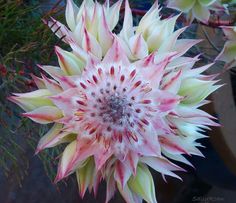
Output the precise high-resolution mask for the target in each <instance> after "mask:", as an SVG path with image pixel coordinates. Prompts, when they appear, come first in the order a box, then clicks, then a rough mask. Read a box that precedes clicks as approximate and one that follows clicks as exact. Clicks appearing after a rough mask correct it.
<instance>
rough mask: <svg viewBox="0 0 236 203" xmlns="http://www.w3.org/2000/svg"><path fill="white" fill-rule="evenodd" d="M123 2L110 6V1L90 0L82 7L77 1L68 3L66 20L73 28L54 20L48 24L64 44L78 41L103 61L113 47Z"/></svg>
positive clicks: (77, 42) (84, 2) (83, 47)
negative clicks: (101, 2)
mask: <svg viewBox="0 0 236 203" xmlns="http://www.w3.org/2000/svg"><path fill="white" fill-rule="evenodd" d="M121 3H122V1H121V0H119V1H117V2H116V3H114V4H113V5H112V6H110V4H109V1H106V3H105V4H104V5H101V4H100V3H98V2H97V1H96V2H95V3H94V1H93V0H86V1H83V3H82V5H81V6H80V7H79V8H78V7H77V5H76V4H75V3H74V2H73V0H68V1H67V4H66V12H65V17H66V22H67V25H68V27H69V28H67V27H66V26H65V25H63V24H61V23H60V22H58V21H56V20H55V19H53V18H51V20H50V21H46V20H44V22H45V23H46V24H48V26H49V27H50V28H51V29H52V31H53V32H55V34H56V35H57V36H58V37H59V38H62V39H63V41H64V42H66V43H68V44H71V43H72V42H74V43H76V44H77V45H78V46H79V47H80V48H82V49H83V50H84V51H89V52H91V53H92V54H93V55H95V56H96V57H98V58H102V56H104V55H105V53H106V52H107V50H108V48H110V47H111V45H112V40H113V36H112V30H113V29H114V28H115V26H116V25H117V23H118V20H119V12H120V7H121ZM72 48H73V45H72Z"/></svg>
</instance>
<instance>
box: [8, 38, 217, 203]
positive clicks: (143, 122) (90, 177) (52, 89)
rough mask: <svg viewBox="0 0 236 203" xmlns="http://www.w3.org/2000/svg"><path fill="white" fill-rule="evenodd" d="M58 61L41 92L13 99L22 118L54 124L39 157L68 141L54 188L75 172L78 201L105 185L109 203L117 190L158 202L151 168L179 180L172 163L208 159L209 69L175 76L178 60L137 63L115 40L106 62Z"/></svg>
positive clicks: (69, 57) (188, 69)
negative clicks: (205, 155)
mask: <svg viewBox="0 0 236 203" xmlns="http://www.w3.org/2000/svg"><path fill="white" fill-rule="evenodd" d="M56 53H57V56H58V60H59V64H60V68H59V67H53V66H40V68H42V69H43V70H44V71H45V72H47V73H48V74H49V75H50V76H51V78H49V77H47V76H45V75H42V78H38V77H36V76H34V79H35V82H36V84H37V85H38V87H39V88H40V89H39V90H36V91H33V92H30V93H23V94H14V96H12V97H10V100H12V101H13V102H15V103H16V104H18V105H19V106H20V107H22V108H23V109H24V110H25V111H26V113H24V114H23V115H24V116H26V117H28V118H30V119H32V120H33V121H35V122H38V123H41V124H47V123H54V125H53V127H52V129H51V130H50V131H49V132H48V133H47V134H46V135H44V136H43V137H42V138H41V140H40V142H39V144H38V147H37V150H36V152H37V153H38V152H40V151H41V150H43V149H45V148H50V147H54V146H56V145H58V144H60V143H63V142H68V140H70V143H69V144H68V145H67V147H66V148H65V150H64V152H63V154H62V157H61V160H60V163H59V168H58V174H57V177H56V180H55V181H56V182H57V181H59V180H61V179H62V178H65V177H67V176H68V175H70V174H71V173H74V172H76V174H77V179H78V183H79V188H80V193H81V196H83V195H84V193H85V191H86V189H87V188H90V189H91V188H93V189H94V192H95V193H96V190H97V185H98V183H99V182H100V181H101V179H105V180H106V181H107V184H108V186H107V200H106V201H107V202H108V201H109V200H110V199H111V198H112V196H113V194H114V192H115V189H116V188H118V190H119V191H120V192H121V194H122V195H123V197H124V198H125V200H126V201H127V202H141V199H145V200H146V201H148V202H156V198H155V190H154V183H153V180H152V177H151V174H150V172H149V171H148V167H147V166H150V167H152V168H153V169H155V170H156V171H159V172H160V173H161V174H162V175H163V176H165V175H169V176H173V177H176V178H180V177H178V176H177V175H176V174H175V173H174V172H173V171H177V170H183V169H182V168H180V167H179V166H177V165H175V164H173V163H172V162H171V159H173V160H177V161H180V162H183V163H186V164H189V165H191V164H190V163H189V162H188V161H187V159H186V158H184V156H183V155H184V154H187V155H191V154H194V155H199V156H203V155H202V153H201V152H200V151H199V149H198V148H197V147H199V146H201V145H200V144H199V143H198V142H196V140H197V139H199V138H203V137H205V135H204V134H203V132H204V130H203V129H205V128H208V127H207V126H211V125H217V124H216V123H215V122H214V121H213V120H212V119H214V117H212V116H210V115H209V114H207V113H205V112H204V111H202V110H200V109H198V107H200V106H201V105H203V104H205V103H206V100H205V98H206V97H207V96H208V95H209V94H210V93H211V92H213V91H215V90H216V89H217V88H218V87H219V85H215V83H216V81H212V77H209V76H204V75H202V72H203V71H205V70H206V69H208V68H209V67H210V65H207V66H203V67H200V68H194V69H193V68H192V66H193V64H194V61H195V60H194V59H193V62H192V64H187V65H184V66H182V67H181V68H176V67H175V66H172V68H171V67H170V66H168V65H169V64H171V61H172V60H174V58H175V57H176V53H168V54H166V55H165V56H164V57H163V59H162V60H161V61H160V62H158V63H155V61H154V54H150V55H149V56H147V57H146V58H144V59H142V60H138V61H136V62H133V63H132V62H130V61H129V59H128V57H127V56H126V55H125V54H124V51H123V49H122V47H121V45H120V44H119V41H118V39H117V38H115V39H114V42H113V45H112V47H111V48H110V49H109V51H108V52H107V54H106V55H105V57H104V58H103V59H102V60H99V59H96V58H94V57H91V56H88V58H89V60H88V61H87V64H86V65H85V64H83V65H84V67H82V66H81V64H82V63H80V62H78V58H77V57H76V56H75V55H73V54H72V53H70V52H66V51H64V50H62V49H60V48H58V47H56ZM71 140H72V141H71ZM163 155H165V156H163ZM166 157H167V158H168V159H167V158H166Z"/></svg>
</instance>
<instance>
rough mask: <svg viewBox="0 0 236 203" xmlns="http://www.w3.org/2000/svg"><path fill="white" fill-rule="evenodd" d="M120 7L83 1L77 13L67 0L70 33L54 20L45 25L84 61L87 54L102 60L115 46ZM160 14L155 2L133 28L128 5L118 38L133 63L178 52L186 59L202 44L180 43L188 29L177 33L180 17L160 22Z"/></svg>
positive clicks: (186, 40)
mask: <svg viewBox="0 0 236 203" xmlns="http://www.w3.org/2000/svg"><path fill="white" fill-rule="evenodd" d="M121 3H122V1H118V2H117V3H115V4H114V5H113V6H112V7H109V1H106V3H105V4H104V5H100V4H99V3H98V2H95V3H93V1H91V0H89V1H84V2H83V4H82V5H81V6H80V8H79V9H78V7H77V6H76V5H75V4H74V3H73V1H72V0H68V1H67V6H66V19H67V24H68V26H69V28H70V30H69V29H68V28H67V27H66V26H65V25H63V24H61V23H60V22H58V21H56V20H55V19H52V20H51V21H49V22H46V21H45V23H47V24H48V25H49V27H50V28H51V29H52V30H53V31H54V32H55V33H56V35H57V36H58V37H59V38H63V40H64V42H66V43H68V44H69V45H70V46H71V48H72V49H73V51H74V52H75V53H76V54H77V55H78V56H79V57H80V58H81V59H83V60H86V59H85V58H86V56H85V55H86V54H84V52H85V51H89V52H90V53H92V54H93V55H95V56H96V57H98V58H99V59H101V58H102V56H104V55H105V54H106V52H107V50H108V49H109V48H110V47H111V45H112V42H113V33H112V30H113V28H114V27H115V25H116V24H117V22H118V17H119V9H120V6H121ZM78 10H79V11H78ZM159 12H160V8H159V5H158V1H156V2H155V3H154V4H153V6H152V8H150V10H149V11H148V12H147V13H146V15H144V16H143V17H142V19H141V20H140V23H139V24H138V25H137V26H134V25H133V17H132V12H131V9H130V6H129V2H128V1H126V2H125V15H124V22H123V27H122V30H121V31H120V33H118V37H119V41H120V44H121V46H122V48H123V49H124V50H125V52H126V55H127V56H128V58H129V59H130V60H132V61H135V60H138V59H142V58H144V57H146V56H148V55H149V54H150V53H152V52H153V51H156V50H158V52H159V53H166V52H170V51H177V52H178V54H179V55H183V54H184V53H185V52H186V51H187V50H188V49H189V48H190V47H191V46H193V45H194V44H196V43H198V42H199V40H189V39H183V40H182V39H180V40H177V38H178V37H179V35H180V34H181V33H183V32H184V30H185V29H186V27H185V28H182V29H179V30H176V31H174V27H175V23H176V20H177V18H178V17H179V15H177V16H174V17H170V18H167V19H161V16H160V14H159ZM88 13H90V14H88ZM111 14H113V15H111ZM74 16H77V17H74ZM91 16H92V17H91ZM85 22H86V23H85ZM111 25H112V26H111ZM180 60H182V59H180ZM176 63H177V62H176Z"/></svg>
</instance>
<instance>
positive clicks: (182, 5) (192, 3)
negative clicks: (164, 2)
mask: <svg viewBox="0 0 236 203" xmlns="http://www.w3.org/2000/svg"><path fill="white" fill-rule="evenodd" d="M168 7H170V8H173V9H177V10H179V11H181V12H184V13H187V19H188V21H189V23H191V22H192V21H193V20H194V19H195V18H196V19H197V20H199V21H201V22H203V23H206V24H207V23H208V20H209V18H210V11H226V7H225V5H223V4H222V3H221V2H220V1H219V0H169V4H168Z"/></svg>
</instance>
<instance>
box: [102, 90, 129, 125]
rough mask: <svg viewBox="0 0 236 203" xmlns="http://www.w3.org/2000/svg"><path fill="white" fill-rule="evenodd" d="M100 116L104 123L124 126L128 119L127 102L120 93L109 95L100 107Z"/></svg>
mask: <svg viewBox="0 0 236 203" xmlns="http://www.w3.org/2000/svg"><path fill="white" fill-rule="evenodd" d="M99 110H100V114H99V115H100V116H101V117H102V119H103V122H108V123H112V124H117V125H123V123H124V120H125V118H126V117H127V101H126V98H125V97H122V96H120V95H119V94H118V93H114V94H111V95H107V97H106V98H105V99H104V100H103V102H102V103H101V105H100V108H99Z"/></svg>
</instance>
